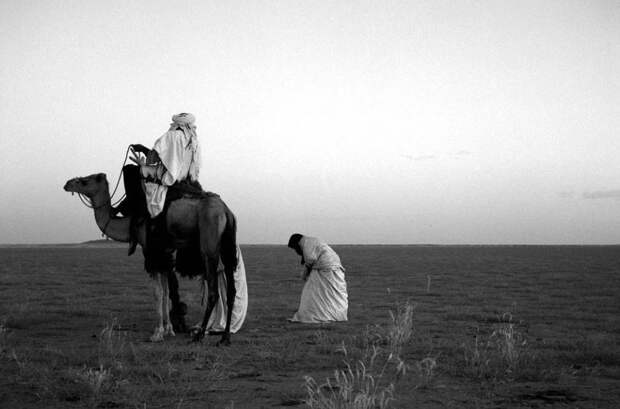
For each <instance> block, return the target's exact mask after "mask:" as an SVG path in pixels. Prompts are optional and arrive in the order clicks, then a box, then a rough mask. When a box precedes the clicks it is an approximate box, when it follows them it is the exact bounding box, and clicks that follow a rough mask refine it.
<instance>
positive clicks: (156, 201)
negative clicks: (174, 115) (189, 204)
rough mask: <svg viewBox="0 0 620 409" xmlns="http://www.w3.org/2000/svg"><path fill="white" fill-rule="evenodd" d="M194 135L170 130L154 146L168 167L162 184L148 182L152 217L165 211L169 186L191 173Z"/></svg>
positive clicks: (148, 196)
mask: <svg viewBox="0 0 620 409" xmlns="http://www.w3.org/2000/svg"><path fill="white" fill-rule="evenodd" d="M191 142H192V135H191V134H188V133H186V132H184V131H182V130H178V129H177V130H170V131H168V132H166V133H165V134H163V135H162V136H160V137H159V138H158V139H157V140H156V141H155V144H154V145H153V150H154V151H156V152H157V154H158V155H159V159H160V160H161V162H162V164H163V165H164V166H165V167H166V172H165V173H164V174H163V176H162V179H161V184H158V183H151V182H146V183H145V184H144V192H145V194H146V205H147V208H148V210H149V213H150V215H151V217H155V216H157V215H158V214H159V213H161V211H162V210H163V209H164V203H165V201H166V193H167V192H168V186H171V185H173V184H174V183H175V182H177V181H180V180H183V179H185V178H186V177H187V176H188V175H189V173H190V166H191V165H192V163H193V157H194V150H193V147H192V144H191Z"/></svg>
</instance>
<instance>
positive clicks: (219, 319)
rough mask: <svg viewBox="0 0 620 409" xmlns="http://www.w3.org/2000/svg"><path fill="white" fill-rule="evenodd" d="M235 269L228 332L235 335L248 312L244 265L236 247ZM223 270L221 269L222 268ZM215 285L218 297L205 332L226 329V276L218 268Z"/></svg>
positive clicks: (239, 250) (239, 251)
mask: <svg viewBox="0 0 620 409" xmlns="http://www.w3.org/2000/svg"><path fill="white" fill-rule="evenodd" d="M237 259H238V262H237V268H236V269H235V273H234V277H235V290H237V294H236V295H235V304H234V305H233V311H232V317H231V319H230V332H232V333H235V332H237V331H239V329H240V328H241V326H242V325H243V321H245V316H246V313H247V310H248V286H247V282H246V280H245V265H244V264H243V257H242V256H241V249H240V248H239V246H237ZM222 268H223V267H222ZM217 284H218V291H219V293H220V297H219V299H218V301H217V303H216V304H215V308H213V312H211V317H210V318H209V322H208V323H207V331H218V332H219V331H224V329H225V328H226V314H227V311H228V304H227V302H226V300H227V297H226V274H224V271H223V270H220V268H218V273H217Z"/></svg>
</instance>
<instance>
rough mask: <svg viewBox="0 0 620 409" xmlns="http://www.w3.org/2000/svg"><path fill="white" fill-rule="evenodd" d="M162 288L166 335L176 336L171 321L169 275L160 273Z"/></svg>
mask: <svg viewBox="0 0 620 409" xmlns="http://www.w3.org/2000/svg"><path fill="white" fill-rule="evenodd" d="M159 277H160V281H161V288H162V290H163V294H162V298H163V300H162V309H163V320H164V335H171V336H175V335H176V334H175V333H174V329H173V328H172V321H170V306H171V303H172V302H171V301H170V289H169V287H168V275H167V274H160V275H159Z"/></svg>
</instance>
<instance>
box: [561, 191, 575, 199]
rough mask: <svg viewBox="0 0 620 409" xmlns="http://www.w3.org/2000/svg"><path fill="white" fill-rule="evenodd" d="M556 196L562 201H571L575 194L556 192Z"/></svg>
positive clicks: (571, 192)
mask: <svg viewBox="0 0 620 409" xmlns="http://www.w3.org/2000/svg"><path fill="white" fill-rule="evenodd" d="M558 196H559V197H561V198H562V199H572V198H573V197H575V192H573V191H564V192H558Z"/></svg>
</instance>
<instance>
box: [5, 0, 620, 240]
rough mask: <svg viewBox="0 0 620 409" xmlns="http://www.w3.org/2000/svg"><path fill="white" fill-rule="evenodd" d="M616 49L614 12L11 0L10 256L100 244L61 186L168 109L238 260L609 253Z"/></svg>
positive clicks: (615, 155)
mask: <svg viewBox="0 0 620 409" xmlns="http://www.w3.org/2000/svg"><path fill="white" fill-rule="evenodd" d="M173 3H174V4H175V6H172V4H173ZM619 40H620V2H619V1H595V0H590V1H570V0H560V1H553V0H539V1H490V0H489V1H458V0H453V1H438V0H432V1H414V0H410V1H364V0H347V1H345V0H342V1H337V0H334V1H327V0H324V1H320V0H314V1H303V0H299V1H294V0H286V1H284V0H282V1H204V0H200V1H175V2H170V1H151V0H149V1H146V0H145V1H127V0H123V1H87V0H79V1H77V0H76V1H42V0H41V1H26V0H20V1H7V0H3V1H0V56H1V58H2V64H1V65H0V98H1V100H0V129H1V134H0V181H1V182H2V186H3V192H4V193H3V195H2V197H3V199H4V200H3V201H2V204H1V205H0V206H1V208H2V212H0V244H8V243H67V242H80V241H85V240H92V239H97V238H100V237H101V235H100V233H99V230H98V229H97V227H96V226H95V222H94V218H93V215H92V210H90V209H87V208H85V207H84V206H83V205H82V204H81V202H80V201H79V199H78V197H77V196H71V195H70V194H69V193H66V192H64V191H63V189H62V187H63V185H64V183H65V182H66V181H67V180H68V179H70V178H72V177H74V176H86V175H89V174H92V173H98V172H104V173H106V174H107V175H108V180H109V181H110V183H111V184H112V185H113V184H114V183H115V182H116V180H117V178H118V176H119V172H120V168H121V166H122V164H123V159H124V154H125V150H126V148H127V145H129V144H130V143H142V144H144V145H147V146H150V145H152V143H153V142H154V141H155V139H156V138H157V137H159V136H160V135H161V134H163V133H164V132H165V131H166V130H167V128H168V125H169V123H170V117H171V116H172V114H174V113H178V112H192V113H193V114H194V115H195V116H196V118H197V121H196V123H197V126H198V130H197V131H198V136H199V138H200V141H201V144H202V154H203V160H204V163H203V167H202V169H201V176H200V181H201V183H202V184H203V186H204V187H205V188H206V189H207V190H211V191H214V192H217V193H219V194H220V195H221V196H222V198H223V199H224V200H225V201H226V202H227V204H228V205H229V207H230V208H231V209H232V210H233V212H235V214H236V215H237V218H238V224H239V232H238V237H239V242H241V243H280V244H285V243H286V242H287V240H288V237H289V235H290V234H291V233H293V232H299V233H302V234H308V235H312V236H319V237H322V238H323V239H325V240H327V241H328V242H330V243H335V244H337V243H363V244H366V243H385V244H390V243H401V244H406V243H411V244H416V243H436V244H609V243H620V138H619V136H620V135H619V134H618V133H619V132H618V131H619V130H620V41H619ZM115 198H116V197H115Z"/></svg>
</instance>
